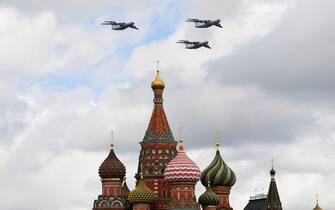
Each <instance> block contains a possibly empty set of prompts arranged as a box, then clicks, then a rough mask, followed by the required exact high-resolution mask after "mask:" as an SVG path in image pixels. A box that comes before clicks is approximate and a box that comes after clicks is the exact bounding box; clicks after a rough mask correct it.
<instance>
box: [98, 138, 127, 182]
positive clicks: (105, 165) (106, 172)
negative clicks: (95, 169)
mask: <svg viewBox="0 0 335 210" xmlns="http://www.w3.org/2000/svg"><path fill="white" fill-rule="evenodd" d="M112 142H113V132H112ZM111 147H112V148H111V151H110V152H109V155H108V156H107V158H106V159H105V160H104V162H102V163H101V165H100V167H99V176H100V177H101V178H102V179H107V178H119V179H121V180H122V179H123V178H124V177H125V175H126V167H125V166H124V165H123V163H122V162H121V161H120V160H119V159H118V158H117V157H116V155H115V153H114V144H113V143H112V144H111Z"/></svg>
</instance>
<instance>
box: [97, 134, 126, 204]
mask: <svg viewBox="0 0 335 210" xmlns="http://www.w3.org/2000/svg"><path fill="white" fill-rule="evenodd" d="M99 176H100V178H101V183H102V190H101V191H102V192H101V195H99V196H98V199H96V200H95V201H94V203H93V210H128V209H129V203H128V201H127V197H126V196H125V195H124V194H123V193H122V182H123V179H124V178H125V176H126V167H125V166H124V165H123V163H122V162H121V161H120V160H119V158H118V157H117V156H116V154H115V152H114V143H113V132H112V144H111V150H110V152H109V154H108V156H107V158H106V159H105V160H104V161H103V162H102V163H101V165H100V167H99ZM124 185H126V184H125V183H124Z"/></svg>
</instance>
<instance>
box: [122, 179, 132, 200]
mask: <svg viewBox="0 0 335 210" xmlns="http://www.w3.org/2000/svg"><path fill="white" fill-rule="evenodd" d="M129 193H130V190H129V188H128V186H127V182H126V178H124V179H123V186H122V189H121V195H122V196H123V197H125V198H128V195H129Z"/></svg>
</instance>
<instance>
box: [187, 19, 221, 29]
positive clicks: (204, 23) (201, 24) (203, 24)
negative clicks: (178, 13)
mask: <svg viewBox="0 0 335 210" xmlns="http://www.w3.org/2000/svg"><path fill="white" fill-rule="evenodd" d="M186 22H194V24H195V27H196V28H208V27H211V26H217V27H220V28H222V25H221V24H220V19H216V20H199V19H194V18H189V19H187V20H186Z"/></svg>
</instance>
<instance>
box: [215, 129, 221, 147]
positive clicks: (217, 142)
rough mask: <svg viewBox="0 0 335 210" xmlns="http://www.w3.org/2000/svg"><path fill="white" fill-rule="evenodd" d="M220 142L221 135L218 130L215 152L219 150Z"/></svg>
mask: <svg viewBox="0 0 335 210" xmlns="http://www.w3.org/2000/svg"><path fill="white" fill-rule="evenodd" d="M220 141H221V133H220V131H219V130H217V131H216V144H215V146H216V151H219V150H220Z"/></svg>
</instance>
